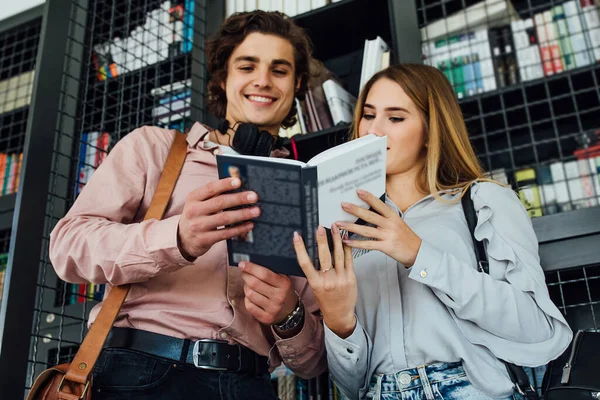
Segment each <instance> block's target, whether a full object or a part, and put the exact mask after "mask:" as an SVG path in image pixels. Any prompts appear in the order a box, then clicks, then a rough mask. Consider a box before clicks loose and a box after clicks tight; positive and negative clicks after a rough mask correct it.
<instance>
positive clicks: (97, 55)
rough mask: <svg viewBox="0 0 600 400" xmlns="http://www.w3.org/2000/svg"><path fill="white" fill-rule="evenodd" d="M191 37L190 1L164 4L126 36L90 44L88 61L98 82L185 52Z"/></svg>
mask: <svg viewBox="0 0 600 400" xmlns="http://www.w3.org/2000/svg"><path fill="white" fill-rule="evenodd" d="M193 38H194V1H193V0H185V1H184V4H173V3H172V2H170V1H165V2H163V3H161V4H160V6H159V7H158V8H155V9H153V10H150V11H149V12H147V13H146V18H145V20H144V24H143V25H141V26H137V27H134V28H133V29H132V30H131V31H130V32H128V33H127V36H123V37H114V38H111V39H110V40H108V41H106V42H103V43H98V44H96V45H94V48H93V50H94V51H93V52H92V62H93V64H94V67H95V69H96V76H97V79H98V80H99V81H104V80H107V79H110V78H115V77H117V76H119V75H122V74H124V73H128V72H131V71H135V70H138V69H140V68H142V67H145V66H147V65H153V64H156V63H158V62H160V61H163V60H166V59H168V58H170V57H176V56H178V55H181V54H185V53H189V52H191V50H192V47H193Z"/></svg>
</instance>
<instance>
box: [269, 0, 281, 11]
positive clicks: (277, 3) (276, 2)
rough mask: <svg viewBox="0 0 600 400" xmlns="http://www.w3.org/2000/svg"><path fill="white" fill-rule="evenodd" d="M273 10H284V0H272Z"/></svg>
mask: <svg viewBox="0 0 600 400" xmlns="http://www.w3.org/2000/svg"><path fill="white" fill-rule="evenodd" d="M271 11H281V12H283V0H271Z"/></svg>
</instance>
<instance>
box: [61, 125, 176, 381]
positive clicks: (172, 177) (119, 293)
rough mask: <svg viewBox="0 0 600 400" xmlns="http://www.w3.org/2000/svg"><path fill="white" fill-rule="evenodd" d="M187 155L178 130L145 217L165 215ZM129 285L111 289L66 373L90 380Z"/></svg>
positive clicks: (77, 378)
mask: <svg viewBox="0 0 600 400" xmlns="http://www.w3.org/2000/svg"><path fill="white" fill-rule="evenodd" d="M186 155H187V140H186V136H185V135H184V134H182V133H180V132H175V139H174V140H173V144H172V145H171V150H170V151H169V155H168V156H167V161H166V162H165V166H164V168H163V171H162V173H161V175H160V180H159V181H158V186H157V187H156V191H155V192H154V196H153V197H152V201H151V202H150V206H149V207H148V211H146V215H145V217H144V220H147V219H152V218H154V219H158V220H160V219H162V217H163V215H164V213H165V210H166V209H167V204H168V203H169V199H170V198H171V194H172V193H173V189H174V188H175V183H176V182H177V178H179V174H180V172H181V169H182V167H183V162H184V161H185V156H186ZM129 287H130V285H121V286H114V287H113V288H112V289H111V291H110V293H109V294H108V296H107V297H106V299H105V300H104V304H103V305H102V309H101V310H100V312H99V313H98V316H97V317H96V320H95V321H94V323H93V324H92V326H91V327H90V331H89V332H88V334H87V335H86V337H85V339H84V340H83V342H82V343H81V346H80V347H79V350H78V351H77V354H75V358H74V359H73V362H71V365H70V366H69V369H68V370H67V373H66V376H65V378H66V379H67V380H69V381H72V382H77V383H81V384H85V383H86V382H87V381H88V378H89V376H90V373H91V372H92V369H93V368H94V364H96V361H97V360H98V357H99V356H100V352H101V351H102V346H104V342H105V341H106V338H107V336H108V333H109V332H110V329H111V328H112V325H113V323H114V322H115V319H116V318H117V315H118V314H119V310H120V309H121V306H122V305H123V302H124V301H125V298H126V297H127V293H129Z"/></svg>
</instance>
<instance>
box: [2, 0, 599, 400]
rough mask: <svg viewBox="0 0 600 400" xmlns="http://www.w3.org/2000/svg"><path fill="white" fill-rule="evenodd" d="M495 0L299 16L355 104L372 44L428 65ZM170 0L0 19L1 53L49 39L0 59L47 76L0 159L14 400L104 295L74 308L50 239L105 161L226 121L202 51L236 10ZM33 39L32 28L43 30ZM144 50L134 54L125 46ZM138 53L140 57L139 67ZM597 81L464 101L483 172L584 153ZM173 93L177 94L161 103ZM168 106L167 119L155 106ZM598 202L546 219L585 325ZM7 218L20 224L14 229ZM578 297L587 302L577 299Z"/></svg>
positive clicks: (302, 153) (557, 263) (550, 82)
mask: <svg viewBox="0 0 600 400" xmlns="http://www.w3.org/2000/svg"><path fill="white" fill-rule="evenodd" d="M481 1H482V0H443V1H442V0H431V1H429V0H427V1H426V0H414V1H397V0H342V1H339V2H335V3H330V4H325V6H323V7H319V8H316V9H314V10H310V11H308V12H304V13H301V14H298V15H296V16H295V17H294V19H295V21H297V23H298V24H299V25H300V26H302V27H304V28H305V29H306V30H307V32H308V33H309V34H310V36H311V38H312V40H313V43H314V49H315V55H316V57H317V58H318V59H320V60H321V61H322V62H323V63H324V65H325V66H326V67H327V68H328V69H329V70H330V71H332V72H333V73H334V74H335V75H336V76H337V77H338V78H339V79H340V80H341V82H342V83H343V86H344V88H345V89H346V90H348V91H349V92H350V93H351V94H353V95H354V96H356V95H357V94H358V87H359V83H360V74H361V68H360V67H361V62H362V57H363V50H364V45H365V39H369V40H371V39H374V38H376V37H377V36H380V37H381V38H383V39H384V40H385V41H386V43H387V44H388V45H389V46H390V49H391V62H392V63H396V62H422V61H423V45H424V44H427V43H429V42H430V41H431V40H435V39H432V38H427V37H425V38H423V40H420V39H419V38H420V37H421V29H422V28H424V27H425V26H428V25H430V24H432V23H439V22H440V21H443V20H444V18H445V17H449V16H452V15H455V14H456V13H460V12H461V10H464V9H465V8H469V7H474V6H475V7H477V4H479V3H481ZM486 1H487V2H492V3H494V4H496V6H494V7H496V8H489V9H492V10H496V11H494V12H493V14H492V13H491V12H490V14H486V13H484V14H477V15H475V14H472V11H469V12H468V13H467V14H466V15H475V16H477V18H479V20H480V21H486V20H488V21H489V20H490V19H492V20H494V23H493V27H494V28H498V27H501V26H503V25H506V22H510V18H521V19H527V18H530V17H532V16H534V15H535V14H536V13H538V12H541V11H544V10H546V9H548V8H549V7H550V6H552V5H555V4H558V3H559V2H557V1H551V0H535V1H533V0H515V1H512V2H510V4H511V5H512V7H510V8H502V7H504V6H502V4H504V3H502V1H503V0H486ZM165 3H166V2H165V1H164V0H130V1H126V2H116V1H111V0H47V3H46V5H45V6H40V7H37V8H36V9H34V10H33V11H29V12H27V13H24V14H22V15H19V16H15V17H14V18H11V19H10V20H7V21H2V24H0V25H1V26H2V28H0V44H2V43H3V42H2V37H4V36H5V35H6V34H7V32H13V31H17V30H19V29H25V28H26V27H30V26H31V24H32V23H33V22H32V21H36V22H35V23H36V24H38V25H37V26H38V33H37V35H38V38H39V48H38V50H37V52H35V51H31V50H25V51H17V52H14V51H12V53H13V54H21V55H22V57H26V56H27V57H29V61H27V62H17V67H14V65H13V64H14V63H12V64H10V67H6V65H7V64H6V61H4V60H5V58H3V57H0V60H1V61H0V82H1V81H2V79H4V78H5V77H8V74H9V73H10V74H13V75H14V74H15V73H16V72H19V73H20V72H27V71H28V70H31V69H32V68H33V66H34V65H35V68H36V74H35V78H34V80H33V89H32V96H31V100H30V104H29V105H27V106H21V107H16V108H14V109H12V110H10V111H7V112H6V113H0V132H1V135H0V153H1V152H3V151H5V150H6V149H9V148H10V149H11V151H12V149H16V148H18V149H20V151H22V152H24V153H25V156H24V159H23V164H22V170H21V174H20V176H21V182H20V185H19V192H18V194H10V195H8V196H0V244H1V243H6V244H7V246H10V247H9V248H10V254H11V257H10V260H9V261H8V265H7V271H10V272H11V274H10V280H9V282H8V283H7V285H5V286H6V287H5V289H4V292H3V297H2V299H3V301H2V313H1V314H0V376H3V380H2V382H1V383H0V391H2V393H3V398H6V399H13V398H14V399H17V398H23V394H24V392H26V391H27V389H28V388H29V387H30V386H31V384H32V379H33V378H34V377H35V376H37V374H38V373H39V372H40V371H41V370H42V369H44V368H46V367H47V366H48V365H50V364H54V363H57V362H58V361H61V360H64V359H69V357H70V356H72V354H74V350H75V349H76V346H77V345H78V343H79V342H80V341H81V338H82V337H83V335H84V334H85V332H86V319H87V315H88V313H89V311H90V309H91V308H92V307H93V306H94V305H95V304H96V302H97V299H95V298H94V295H90V293H89V292H85V291H84V292H82V293H79V292H77V295H75V297H74V298H75V301H74V302H69V301H68V298H70V294H69V291H68V290H67V287H65V285H64V284H63V283H62V282H60V280H58V278H57V277H56V275H55V274H54V272H53V268H52V266H51V265H50V263H49V261H48V254H47V253H48V239H49V234H50V232H51V230H52V228H53V227H54V225H55V224H56V222H57V221H58V219H60V218H61V217H62V216H63V215H64V214H65V213H66V211H67V210H68V208H69V207H70V205H71V204H72V202H73V201H74V199H75V198H76V196H77V191H78V190H79V188H80V187H81V186H82V185H83V184H85V181H86V180H87V179H88V178H89V175H90V174H91V173H93V170H94V169H95V168H96V166H97V165H98V164H99V162H101V159H102V157H103V155H104V154H106V152H108V151H110V149H111V147H112V146H113V145H114V143H116V142H117V141H118V140H120V139H121V138H123V137H124V136H125V135H126V134H127V133H128V132H130V131H131V130H133V129H135V128H137V127H139V126H141V125H144V124H152V125H157V124H163V126H174V127H177V128H179V129H182V130H185V129H188V128H189V127H190V125H191V124H192V123H193V122H194V121H202V122H205V123H207V124H209V125H214V120H212V119H211V117H210V116H209V115H207V114H205V112H204V95H205V86H206V81H207V76H206V70H205V59H204V53H203V42H204V39H205V37H206V35H207V34H209V33H211V32H214V31H215V30H216V29H217V27H218V25H219V24H220V23H221V22H222V20H223V16H224V15H225V3H226V2H224V1H218V0H198V1H196V2H195V3H194V11H193V19H192V20H193V23H190V20H185V19H184V20H180V19H178V18H179V17H177V16H174V17H173V20H171V18H170V14H171V8H172V7H178V6H181V7H180V8H181V9H183V10H184V11H185V10H186V9H190V8H189V7H190V3H189V2H188V1H186V0H173V1H172V2H170V4H169V7H167V6H166V5H165ZM324 3H328V2H327V1H325V2H324ZM498 4H499V6H498ZM498 8H499V9H498ZM161 10H162V11H161ZM475 10H477V9H475ZM163 11H164V12H163ZM165 12H167V14H169V17H167V15H166V14H165ZM179 12H180V9H176V10H175V11H174V12H173V13H174V14H175V15H178V13H179ZM190 14H191V13H190ZM184 15H185V13H184ZM188 15H189V14H188ZM469 18H470V19H469V20H470V21H471V20H472V19H473V18H471V17H469ZM333 22H335V23H333ZM437 26H446V27H445V28H439V27H438V28H436V29H438V30H439V29H442V30H443V29H446V31H445V32H446V33H444V34H441V36H444V35H445V36H450V35H451V34H454V33H456V32H459V31H460V29H458V30H457V29H456V28H455V27H451V28H452V29H453V31H452V33H449V32H448V26H447V23H444V22H442V23H441V25H439V24H438V25H437ZM186 27H187V28H190V27H191V28H192V30H191V31H190V30H185V28H186ZM471 27H473V28H475V27H476V26H471ZM25 32H28V34H27V35H29V33H31V30H30V29H29V28H27V30H26V31H25ZM156 32H161V34H160V35H159V34H158V33H156ZM433 32H434V33H435V30H434V31H433ZM184 33H185V38H186V41H189V42H188V46H187V47H185V49H186V51H183V49H184V46H181V47H179V45H178V44H177V43H182V42H183V41H184V40H183V37H184ZM23 35H24V36H23V38H22V39H21V41H22V42H23V43H28V44H29V45H31V43H32V39H31V38H29V39H25V36H27V35H25V34H23ZM439 36H440V35H439V34H438V38H439ZM27 37H29V36H27ZM115 39H118V40H115ZM130 41H131V43H136V46H134V47H128V44H124V43H130ZM36 43H37V42H36ZM189 43H191V49H190V48H189ZM165 45H166V50H165ZM138 47H140V48H141V50H138V49H137V48H138ZM23 48H28V47H27V46H23ZM106 49H108V51H107V50H106ZM520 50H521V49H520ZM1 51H2V46H0V52H1ZM138 51H140V52H139V53H137V52H138ZM124 54H125V56H126V57H129V58H123V56H124ZM490 54H491V51H490ZM32 57H33V58H32ZM131 60H134V61H133V64H128V63H129V62H130V61H131ZM112 64H114V65H115V66H116V67H117V69H116V70H115V69H114V67H112ZM119 67H123V68H119ZM7 68H8V69H7ZM15 68H17V70H16V69H15ZM19 68H20V70H18V69H19ZM3 71H9V72H3ZM15 71H16V72H15ZM492 73H493V71H492ZM2 74H5V75H6V76H5V75H2ZM598 82H600V64H598V63H596V64H594V65H588V66H583V67H579V68H573V69H569V70H566V71H564V72H561V73H556V74H553V75H552V76H550V77H540V78H536V79H530V80H526V81H518V82H516V83H514V84H506V85H504V86H503V87H500V86H499V85H496V88H495V89H493V90H486V91H482V92H480V93H473V94H471V95H469V96H463V98H462V99H460V104H461V107H462V109H463V113H464V115H465V119H466V121H467V126H468V129H469V132H470V134H471V140H472V142H473V144H474V146H475V148H476V150H477V154H478V156H479V157H480V159H481V160H482V163H483V164H484V166H485V168H486V169H488V170H497V169H502V168H503V169H504V171H505V174H506V176H507V181H509V183H511V184H513V185H514V187H515V188H517V185H516V182H515V178H514V173H515V172H516V171H518V170H520V169H524V168H534V169H535V167H537V166H539V165H549V164H551V163H553V162H558V161H560V162H568V161H573V160H575V158H576V157H575V156H574V155H573V151H574V150H576V149H577V148H578V146H580V143H579V141H578V139H581V136H582V134H583V133H590V132H593V131H595V130H596V129H598V128H600V126H598V125H600V123H599V122H597V118H594V115H595V113H597V111H598V108H600V89H599V86H598ZM169 85H173V86H175V85H180V86H179V89H177V90H179V91H178V92H177V96H182V97H177V98H176V97H173V96H174V94H173V93H174V89H173V86H169ZM165 88H166V89H165ZM159 92H162V93H163V94H164V93H171V94H172V95H173V96H171V97H170V96H166V95H156V93H159ZM153 93H154V94H153ZM188 93H189V94H188ZM182 99H184V101H182V102H181V101H180V102H178V101H179V100H182ZM165 104H166V107H167V109H168V110H167V112H165V113H164V114H161V112H158V111H156V110H155V109H156V108H158V107H160V106H164V105H165ZM0 106H1V100H0ZM17 131H19V132H26V134H25V135H23V134H17V133H16V132H17ZM347 134H348V125H347V124H341V125H338V126H333V127H331V128H327V129H324V130H320V131H318V132H313V133H310V134H306V135H297V136H294V137H293V139H290V140H288V142H287V143H286V146H287V147H288V148H289V149H290V150H291V149H292V146H295V147H296V150H297V151H298V153H299V159H301V160H304V161H306V160H308V159H310V158H311V157H313V156H314V155H316V154H317V153H318V152H320V151H322V150H323V149H325V148H328V147H331V146H333V145H335V144H338V143H341V142H343V141H345V140H347ZM104 138H108V140H105V139H104ZM292 140H293V143H292ZM40 171H42V173H40ZM568 193H569V192H568ZM572 200H574V199H571V198H569V199H568V202H571V201H572ZM599 209H600V208H599V207H592V208H579V209H574V210H572V211H566V212H561V213H557V214H552V215H544V216H541V217H537V218H535V219H533V224H534V228H535V230H536V233H537V235H538V238H539V240H540V255H541V259H542V264H543V266H544V268H545V270H546V273H547V275H546V276H547V280H548V286H549V290H550V292H551V294H552V296H553V299H554V301H555V302H556V303H557V304H559V306H560V307H561V310H563V311H564V312H565V313H566V314H567V315H568V318H569V322H571V323H572V325H573V326H584V325H586V324H587V325H588V326H596V327H597V326H598V323H597V322H596V321H597V319H595V320H594V319H593V318H596V317H595V315H596V314H595V313H597V311H595V308H597V307H598V301H597V299H598V298H599V297H598V296H599V295H600V292H599V283H600V270H599V268H598V267H597V265H600V255H599V254H598V252H597V251H594V249H595V248H596V247H597V243H598V239H600V230H599V229H598V226H600V224H599V223H598V222H600V221H599V220H598V219H599V215H600V211H599ZM13 221H14V224H13ZM9 223H10V224H11V226H12V230H11V231H10V233H9V234H8V236H6V234H5V233H3V232H6V227H10V226H9V225H8V224H9ZM3 234H4V235H5V236H2V235H3ZM3 238H5V239H3ZM6 238H10V241H9V240H8V239H6ZM2 240H4V242H3V241H2ZM576 292H577V293H580V294H582V295H581V296H579V297H578V296H576V295H573V294H574V293H576ZM80 300H82V301H80ZM598 318H600V316H598ZM590 321H591V324H590ZM5 382H6V383H5ZM9 382H10V383H11V384H10V385H9ZM15 382H22V384H19V385H17V384H15ZM321 386H323V385H321Z"/></svg>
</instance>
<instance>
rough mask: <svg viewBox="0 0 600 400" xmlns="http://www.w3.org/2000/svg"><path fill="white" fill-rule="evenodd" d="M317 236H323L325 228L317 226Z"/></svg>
mask: <svg viewBox="0 0 600 400" xmlns="http://www.w3.org/2000/svg"><path fill="white" fill-rule="evenodd" d="M317 235H319V236H325V228H323V227H322V226H321V225H319V227H318V228H317Z"/></svg>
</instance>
